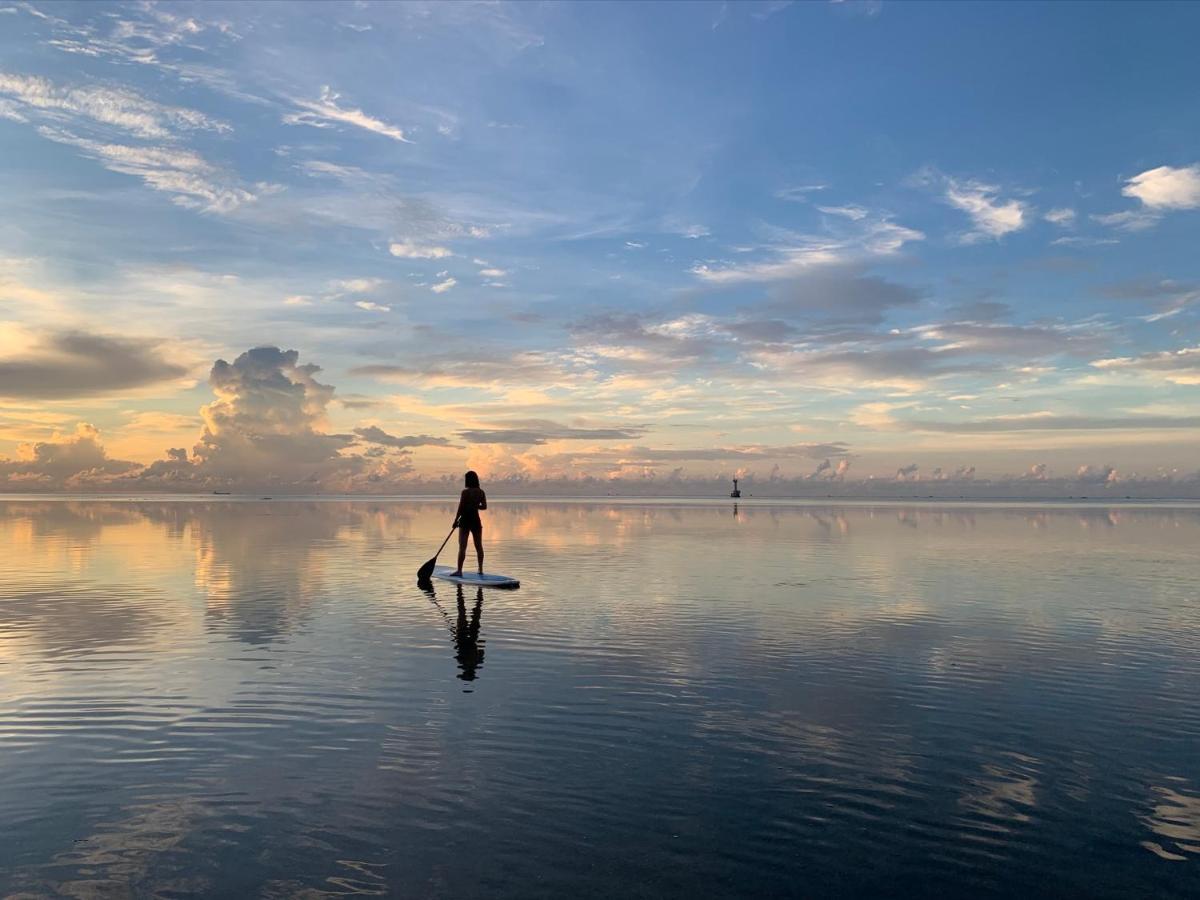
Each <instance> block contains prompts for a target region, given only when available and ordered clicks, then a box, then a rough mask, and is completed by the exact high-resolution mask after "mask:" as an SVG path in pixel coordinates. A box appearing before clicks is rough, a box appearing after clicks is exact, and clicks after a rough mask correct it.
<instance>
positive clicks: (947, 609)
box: [0, 501, 1200, 898]
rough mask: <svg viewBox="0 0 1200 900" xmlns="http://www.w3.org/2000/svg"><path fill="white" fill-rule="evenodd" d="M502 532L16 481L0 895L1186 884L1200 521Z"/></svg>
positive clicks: (739, 523)
mask: <svg viewBox="0 0 1200 900" xmlns="http://www.w3.org/2000/svg"><path fill="white" fill-rule="evenodd" d="M486 516H487V521H486V527H487V533H486V534H487V539H488V546H489V549H490V551H491V554H492V555H491V558H490V560H489V562H490V563H491V565H490V566H489V568H492V569H494V570H498V571H502V572H506V573H509V574H513V575H518V576H519V577H520V578H521V579H522V582H523V585H522V588H521V589H520V590H519V591H516V592H498V591H489V592H485V593H483V594H482V599H481V598H480V596H478V595H477V594H476V592H475V591H474V590H471V589H467V591H466V593H465V594H463V593H459V591H458V590H457V589H455V588H454V587H453V586H451V585H443V586H439V587H437V588H436V592H435V595H429V594H426V593H423V592H422V591H421V590H419V589H418V588H417V587H416V586H415V584H413V579H412V575H411V573H412V572H414V571H415V569H416V568H417V566H418V565H419V564H420V563H421V562H423V561H424V560H425V559H426V558H427V557H428V556H429V554H430V553H431V552H432V551H433V549H434V548H436V546H437V544H438V543H439V542H440V540H441V538H442V537H443V536H444V534H445V529H446V528H447V527H448V524H449V520H450V517H451V508H450V506H448V505H444V504H429V503H425V504H422V503H405V502H396V503H392V502H378V501H360V502H353V503H351V502H307V501H284V502H279V501H276V502H271V503H257V502H253V503H250V502H197V503H188V502H167V501H151V502H120V503H119V502H107V501H105V502H101V501H94V502H46V501H5V502H0V547H2V548H3V555H2V558H0V896H6V895H7V894H18V895H22V894H32V895H50V896H70V897H81V898H83V897H120V896H127V895H130V894H135V895H138V896H153V895H156V894H157V895H161V896H182V895H186V894H196V893H200V894H208V895H212V896H223V897H258V896H263V897H285V896H286V897H293V896H300V897H308V896H317V895H324V894H331V895H337V896H345V895H350V894H367V895H394V896H403V897H425V896H432V897H520V898H528V897H563V896H568V895H571V894H575V895H584V896H602V897H660V896H669V897H693V896H705V897H713V896H765V895H774V896H795V897H821V896H848V895H855V894H858V895H868V896H903V895H929V894H935V893H940V894H943V895H950V896H983V895H992V896H1002V895H1003V896H1012V895H1017V894H1023V895H1026V896H1045V897H1063V896H1092V897H1100V896H1109V897H1130V896H1151V895H1154V896H1163V897H1167V896H1174V897H1194V896H1197V895H1198V893H1200V561H1198V558H1197V548H1198V547H1200V508H1196V507H1191V508H1189V507H1157V508H1123V509H1107V508H1097V507H1083V508H1069V507H1048V506H1041V507H1037V506H1030V507H995V508H986V507H965V506H956V505H942V506H938V505H926V506H903V505H893V506H840V507H839V506H814V505H806V506H746V505H743V506H742V507H741V508H740V511H739V512H738V514H737V515H736V516H735V514H734V512H733V509H732V505H731V504H730V503H723V504H713V505H692V506H683V505H678V504H676V505H671V504H666V503H664V504H657V505H611V504H603V503H573V504H541V503H538V504H532V503H516V502H510V503H507V504H505V503H503V502H499V501H497V502H496V503H495V504H494V506H493V509H490V510H489V511H488V513H487V514H486ZM446 559H447V557H445V556H444V557H443V561H445V560H446Z"/></svg>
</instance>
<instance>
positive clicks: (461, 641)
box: [422, 583, 484, 690]
mask: <svg viewBox="0 0 1200 900" xmlns="http://www.w3.org/2000/svg"><path fill="white" fill-rule="evenodd" d="M455 587H456V588H457V591H458V617H457V619H451V618H450V615H449V614H448V613H447V612H446V610H444V609H443V608H442V604H440V603H438V599H437V592H436V591H435V590H434V589H433V584H432V583H430V584H429V585H428V586H426V587H424V588H422V590H423V591H425V594H426V595H427V596H428V597H429V602H430V603H432V604H433V605H434V606H435V607H437V611H438V612H440V613H441V614H442V618H444V619H445V620H446V626H447V627H448V628H449V629H450V638H451V640H453V641H454V659H455V660H456V661H457V662H458V669H459V672H458V677H459V678H460V679H461V680H463V681H474V680H475V671H476V670H477V669H478V668H479V667H480V666H482V665H483V644H484V642H483V641H482V640H480V637H479V624H480V622H479V620H480V617H481V616H482V614H483V588H481V587H478V588H475V606H474V608H473V609H472V610H471V613H470V615H469V616H468V615H467V600H466V596H465V595H464V594H463V586H462V585H461V584H459V585H456V586H455ZM464 690H465V688H464Z"/></svg>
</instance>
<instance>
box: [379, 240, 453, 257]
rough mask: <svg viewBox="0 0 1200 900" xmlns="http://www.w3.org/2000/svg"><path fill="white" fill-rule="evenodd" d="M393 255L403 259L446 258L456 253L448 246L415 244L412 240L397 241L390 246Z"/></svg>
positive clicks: (389, 249)
mask: <svg viewBox="0 0 1200 900" xmlns="http://www.w3.org/2000/svg"><path fill="white" fill-rule="evenodd" d="M388 251H389V252H390V253H391V254H392V256H399V257H401V258H402V259H445V258H446V257H447V256H453V255H454V253H453V252H451V250H450V249H449V248H448V247H437V246H433V245H422V244H414V243H413V242H412V241H396V242H394V243H392V244H390V245H389V246H388Z"/></svg>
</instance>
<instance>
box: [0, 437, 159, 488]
mask: <svg viewBox="0 0 1200 900" xmlns="http://www.w3.org/2000/svg"><path fill="white" fill-rule="evenodd" d="M138 468H140V466H139V465H138V464H137V463H134V462H127V461H124V460H114V459H109V457H108V454H107V453H106V452H105V450H104V447H103V446H101V444H100V432H99V431H98V430H97V429H96V427H95V426H93V425H89V424H87V423H85V422H81V423H80V424H79V425H78V426H77V427H76V429H75V433H74V434H73V435H70V436H64V435H61V434H58V433H55V435H54V436H53V437H52V438H51V439H50V440H48V441H37V442H31V443H27V444H21V445H20V446H19V447H18V448H17V459H15V460H8V459H0V483H4V484H8V485H9V486H17V487H19V486H21V485H25V486H28V487H39V488H44V487H54V488H69V487H71V486H73V485H75V484H77V483H79V482H86V481H88V480H91V479H98V478H102V477H104V476H113V475H120V474H122V473H124V472H128V471H130V470H133V469H138Z"/></svg>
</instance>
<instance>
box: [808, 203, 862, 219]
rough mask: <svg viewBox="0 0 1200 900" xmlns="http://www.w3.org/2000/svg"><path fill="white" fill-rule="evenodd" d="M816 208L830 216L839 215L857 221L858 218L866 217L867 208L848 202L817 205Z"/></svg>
mask: <svg viewBox="0 0 1200 900" xmlns="http://www.w3.org/2000/svg"><path fill="white" fill-rule="evenodd" d="M817 209H818V210H820V211H821V212H823V213H825V214H826V215H830V216H841V217H842V218H844V219H850V220H851V221H852V222H857V221H859V220H860V219H865V218H866V217H867V213H868V211H867V209H866V208H865V207H862V206H855V205H854V204H849V205H847V206H818V207H817Z"/></svg>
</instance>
